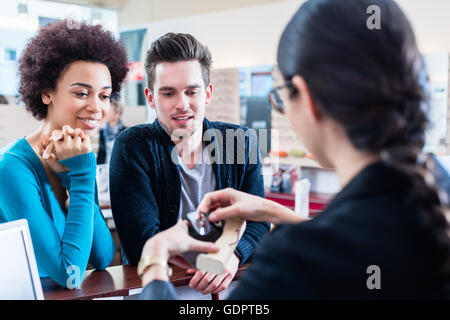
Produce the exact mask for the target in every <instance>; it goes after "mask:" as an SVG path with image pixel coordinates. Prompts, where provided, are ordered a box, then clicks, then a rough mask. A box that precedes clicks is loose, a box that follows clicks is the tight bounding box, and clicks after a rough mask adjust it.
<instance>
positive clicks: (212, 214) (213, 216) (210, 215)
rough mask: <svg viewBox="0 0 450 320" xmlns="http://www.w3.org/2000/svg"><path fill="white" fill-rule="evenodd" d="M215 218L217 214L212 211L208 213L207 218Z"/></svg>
mask: <svg viewBox="0 0 450 320" xmlns="http://www.w3.org/2000/svg"><path fill="white" fill-rule="evenodd" d="M215 218H217V216H216V215H215V214H214V213H210V214H209V219H215Z"/></svg>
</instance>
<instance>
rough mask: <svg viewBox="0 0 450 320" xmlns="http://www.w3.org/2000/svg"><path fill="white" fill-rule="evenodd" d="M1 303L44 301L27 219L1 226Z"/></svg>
mask: <svg viewBox="0 0 450 320" xmlns="http://www.w3.org/2000/svg"><path fill="white" fill-rule="evenodd" d="M0 257H1V259H0V300H44V294H43V292H42V286H41V280H40V278H39V271H38V268H37V263H36V258H35V255H34V250H33V244H32V242H31V235H30V229H29V228H28V222H27V220H26V219H20V220H16V221H11V222H6V223H2V224H0Z"/></svg>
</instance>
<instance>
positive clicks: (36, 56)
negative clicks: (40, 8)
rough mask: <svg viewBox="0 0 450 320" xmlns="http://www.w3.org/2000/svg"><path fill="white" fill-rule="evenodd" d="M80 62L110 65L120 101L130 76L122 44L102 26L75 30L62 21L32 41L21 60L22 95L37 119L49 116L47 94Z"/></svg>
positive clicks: (113, 96) (113, 95) (114, 96)
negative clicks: (44, 101)
mask: <svg viewBox="0 0 450 320" xmlns="http://www.w3.org/2000/svg"><path fill="white" fill-rule="evenodd" d="M80 60H81V61H91V62H99V63H103V64H104V65H106V66H107V67H108V69H109V72H110V74H111V82H112V93H111V99H112V100H113V101H114V100H118V99H119V97H120V89H121V86H122V83H123V81H124V79H125V77H126V75H127V73H128V59H127V52H126V50H125V48H124V47H123V46H122V44H121V43H120V42H119V41H117V40H116V39H115V38H114V36H113V34H112V33H111V32H109V31H105V30H103V29H102V27H101V26H98V25H97V26H94V25H87V24H85V23H81V22H80V23H78V22H77V24H76V26H75V27H74V26H73V23H72V24H70V23H69V21H68V20H63V21H58V22H55V23H52V24H50V25H48V26H46V27H44V28H42V29H41V30H40V31H39V33H38V34H37V35H36V36H35V37H33V38H31V39H30V41H29V42H28V43H27V45H26V47H25V49H24V51H23V54H22V56H21V58H20V61H19V74H20V85H19V93H20V96H21V99H22V101H23V102H24V103H25V105H26V108H27V110H29V111H30V112H31V113H32V114H33V116H34V117H35V118H36V119H38V120H42V119H45V118H46V117H47V105H45V104H44V103H43V102H42V98H41V96H42V93H43V91H44V90H46V89H47V90H48V89H50V90H53V89H55V88H56V83H57V81H58V79H59V78H60V76H61V73H62V72H63V71H64V69H65V68H66V67H67V66H68V65H69V64H70V63H72V62H75V61H80Z"/></svg>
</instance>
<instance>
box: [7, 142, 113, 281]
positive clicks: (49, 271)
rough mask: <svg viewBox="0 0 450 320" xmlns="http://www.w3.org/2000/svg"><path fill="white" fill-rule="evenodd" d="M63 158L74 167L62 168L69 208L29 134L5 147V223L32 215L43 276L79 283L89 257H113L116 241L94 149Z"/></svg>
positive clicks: (99, 262)
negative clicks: (101, 199)
mask: <svg viewBox="0 0 450 320" xmlns="http://www.w3.org/2000/svg"><path fill="white" fill-rule="evenodd" d="M60 162H61V163H62V164H63V165H64V166H66V167H68V168H69V169H70V171H69V172H66V173H61V174H58V176H59V178H60V179H61V183H62V185H63V187H64V188H66V189H68V190H69V196H70V202H69V207H68V212H67V213H65V212H64V211H63V209H62V208H61V206H60V205H59V203H58V200H57V199H56V196H55V194H54V192H53V190H52V187H51V185H50V183H49V181H48V178H47V175H46V173H45V170H44V167H43V166H42V163H41V161H40V160H39V158H38V156H37V155H36V154H35V152H34V151H33V149H32V148H31V146H30V145H29V143H28V142H27V140H26V139H25V138H21V139H19V140H17V141H16V142H14V143H12V144H10V145H8V146H6V147H4V148H2V149H1V150H0V177H1V179H0V223H2V222H8V221H13V220H18V219H22V218H25V219H27V220H28V224H29V226H30V233H31V238H32V242H33V248H34V251H35V255H36V260H37V264H38V269H39V275H40V277H50V278H51V279H53V280H55V281H56V282H58V283H59V284H60V285H61V286H64V287H66V286H73V287H77V286H79V285H80V283H81V280H83V273H84V271H85V270H86V267H87V264H88V263H90V264H91V265H92V266H93V267H94V268H96V269H105V268H106V267H107V266H108V265H109V264H110V263H111V261H112V259H113V257H114V251H115V245H114V241H113V239H112V236H111V232H110V231H109V229H108V227H107V226H106V223H105V221H104V219H103V216H102V213H101V212H100V208H99V207H98V200H97V195H96V184H95V173H96V160H95V155H94V152H91V153H88V154H83V155H79V156H76V157H72V158H69V159H66V160H64V161H60ZM77 271H80V273H79V274H76V272H77Z"/></svg>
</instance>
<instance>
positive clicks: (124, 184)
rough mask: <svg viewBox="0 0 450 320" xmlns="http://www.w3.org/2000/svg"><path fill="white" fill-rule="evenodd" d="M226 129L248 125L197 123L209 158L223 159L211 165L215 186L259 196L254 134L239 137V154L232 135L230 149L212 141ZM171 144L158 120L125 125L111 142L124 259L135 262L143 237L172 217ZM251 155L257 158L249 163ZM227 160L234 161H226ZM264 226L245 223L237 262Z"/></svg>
mask: <svg viewBox="0 0 450 320" xmlns="http://www.w3.org/2000/svg"><path fill="white" fill-rule="evenodd" d="M227 129H228V130H229V129H231V130H235V129H241V130H243V131H244V132H247V130H248V129H247V128H245V127H242V126H238V125H233V124H229V123H224V122H210V121H208V120H207V119H205V120H204V122H203V131H204V132H205V131H206V130H208V132H210V133H211V132H213V135H210V139H208V140H210V141H205V144H206V147H205V148H208V150H211V155H212V156H213V157H214V158H216V159H222V160H223V161H222V163H221V164H220V163H219V164H217V163H213V165H212V167H213V171H214V174H215V177H216V190H220V189H224V188H227V187H231V188H234V189H237V190H242V191H245V192H247V193H251V194H254V195H258V196H262V197H264V182H263V176H262V166H261V162H260V158H259V147H258V143H257V140H256V135H254V134H250V135H247V136H246V137H245V140H244V143H245V154H244V158H240V155H242V153H239V152H238V151H239V150H238V149H237V148H238V146H242V144H240V143H239V141H240V140H239V139H235V141H236V142H237V143H234V144H233V145H234V150H231V149H230V146H227V144H226V143H223V147H222V144H221V143H218V141H219V142H220V140H222V139H223V141H225V140H226V139H225V137H226V135H227ZM211 130H213V131H211ZM214 130H216V131H214ZM228 142H230V141H228ZM211 143H213V145H211ZM174 146H175V145H174V143H173V142H172V141H171V139H170V137H169V135H168V134H167V133H166V132H165V131H164V129H163V128H162V127H161V124H160V123H159V121H158V120H155V121H154V122H153V123H151V124H142V125H137V126H134V127H131V128H128V129H126V130H124V131H122V132H121V133H120V135H119V136H118V137H117V138H116V140H115V142H114V147H113V151H112V155H111V162H110V181H111V182H110V195H111V208H112V213H113V217H114V222H115V225H116V228H117V232H118V234H119V238H120V243H121V246H122V253H123V254H124V255H125V257H126V258H127V259H128V262H129V263H130V264H133V265H136V264H137V263H138V262H139V259H140V257H141V252H142V249H143V247H144V244H145V242H146V241H147V239H149V238H150V237H152V236H153V235H155V234H156V233H157V232H159V231H160V230H165V229H167V228H170V227H171V226H173V225H175V224H176V222H177V219H178V212H179V208H180V197H181V182H180V169H179V165H175V164H174V163H173V162H172V160H171V152H172V149H173V148H174ZM212 150H214V151H212ZM231 151H234V152H231ZM254 152H256V154H254ZM252 155H253V156H255V157H254V159H257V161H253V162H249V159H252ZM242 159H243V160H244V161H240V162H238V163H241V164H236V161H237V160H242ZM227 160H228V161H227ZM230 160H231V161H230ZM232 161H234V164H233V163H230V162H232ZM269 227H270V226H269V224H268V223H256V222H248V223H247V228H246V230H245V233H244V235H243V236H242V239H241V241H240V242H239V244H238V246H237V250H236V253H237V255H238V256H240V258H241V259H240V263H241V264H242V263H244V262H245V261H246V260H247V259H248V258H249V257H250V256H251V255H252V254H253V251H254V249H255V247H256V245H257V244H258V242H259V240H260V239H261V238H262V236H263V235H264V234H265V233H268V231H269Z"/></svg>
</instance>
